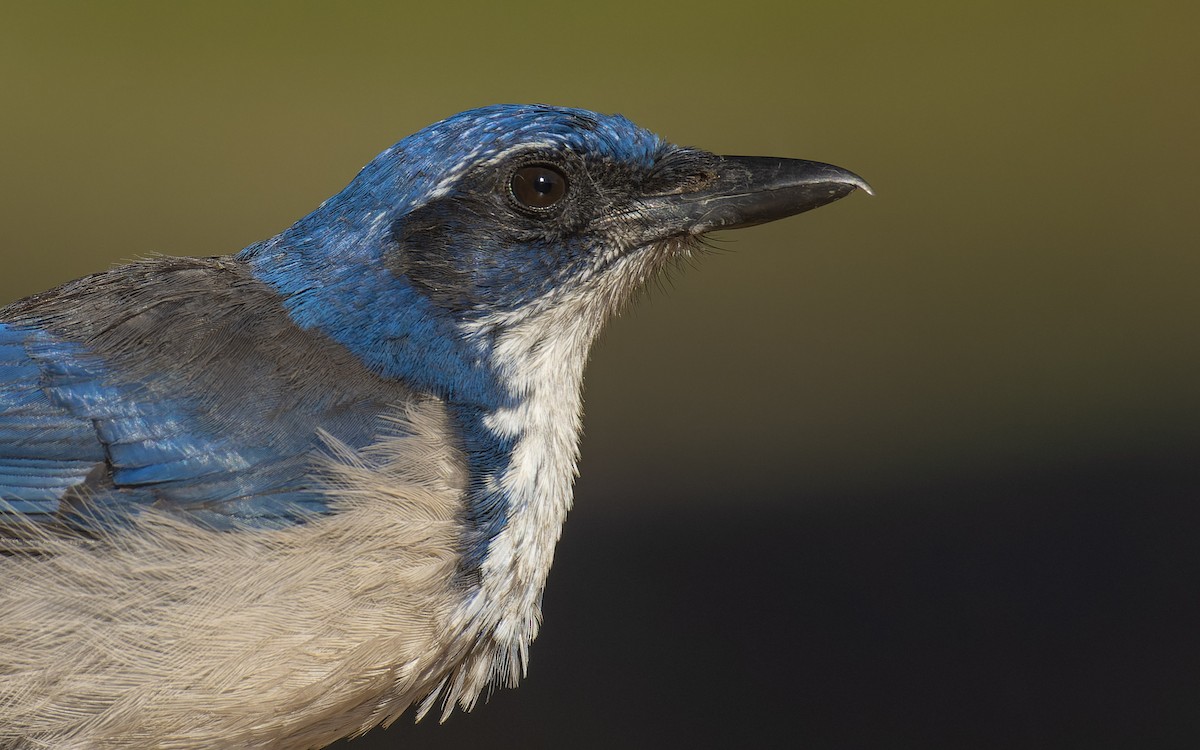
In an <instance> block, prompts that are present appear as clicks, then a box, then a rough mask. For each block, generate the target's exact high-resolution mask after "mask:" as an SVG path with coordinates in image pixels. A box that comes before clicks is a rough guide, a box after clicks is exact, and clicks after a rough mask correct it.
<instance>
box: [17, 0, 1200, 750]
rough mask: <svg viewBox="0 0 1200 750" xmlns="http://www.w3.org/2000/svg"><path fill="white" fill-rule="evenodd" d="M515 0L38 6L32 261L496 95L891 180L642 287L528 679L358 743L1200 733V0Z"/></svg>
mask: <svg viewBox="0 0 1200 750" xmlns="http://www.w3.org/2000/svg"><path fill="white" fill-rule="evenodd" d="M516 7H517V6H514V7H513V8H508V7H504V6H502V5H501V4H496V5H489V4H477V5H472V4H462V3H424V4H420V5H415V4H414V5H407V4H404V3H394V4H385V3H377V4H376V3H359V4H317V3H247V4H243V3H220V2H217V3H205V4H203V5H200V4H197V5H185V4H173V3H106V4H70V3H45V4H40V5H37V6H33V5H22V6H17V5H15V4H9V5H8V6H6V7H5V8H4V9H3V10H2V11H0V102H2V103H0V109H2V111H3V114H2V115H0V141H2V142H3V148H2V150H0V153H2V154H3V155H2V156H0V165H2V166H0V248H2V249H0V252H3V254H4V255H3V258H4V265H3V268H4V271H3V274H2V275H0V301H8V300H11V299H15V298H18V297H20V296H24V295H27V294H31V293H33V292H36V291H39V290H41V289H44V288H47V287H49V286H52V285H55V284H58V283H61V282H63V281H66V280H68V279H71V278H73V277H76V276H79V275H82V274H84V273H88V272H91V271H96V270H100V269H103V268H106V267H108V266H109V265H111V264H114V263H116V262H119V261H122V260H128V259H133V258H136V257H140V256H144V255H147V254H150V253H168V254H181V255H213V254H223V253H230V252H234V251H236V250H238V249H240V248H241V247H243V246H245V245H247V244H250V243H251V242H254V241H256V240H259V239H262V238H265V237H268V236H270V235H272V234H274V233H276V232H278V231H280V230H282V229H284V228H285V227H287V226H288V225H289V224H290V223H291V222H292V221H294V220H295V219H297V218H299V217H300V216H302V215H303V214H305V213H307V212H308V211H309V210H311V209H312V208H314V207H315V206H316V205H317V204H318V203H319V202H320V201H321V200H323V199H324V198H325V197H327V196H329V195H331V194H333V193H334V192H336V191H337V190H339V189H340V188H341V187H342V186H343V185H344V184H345V183H346V182H347V181H348V180H349V179H350V178H351V177H352V176H353V175H354V173H355V171H356V170H357V169H358V168H359V167H361V166H362V165H363V164H365V163H366V162H367V161H368V160H369V159H370V158H371V157H372V156H374V155H375V154H376V153H377V152H378V151H380V150H382V149H383V148H385V147H386V146H388V145H390V144H391V143H393V142H394V141H396V140H398V139H399V138H401V137H403V136H404V135H407V134H408V133H411V132H413V131H415V130H417V129H419V128H420V127H422V126H424V125H426V124H429V123H431V122H433V121H435V120H438V119H440V118H442V117H445V116H447V115H449V114H452V113H454V112H457V111H459V110H462V109H466V108H470V107H475V106H479V105H484V104H489V103H495V102H524V101H536V102H547V103H553V104H564V105H571V106H581V107H587V108H590V109H595V110H599V111H602V112H621V113H622V114H625V115H626V116H628V117H630V118H631V119H633V120H634V121H635V122H637V123H639V124H641V125H644V126H646V127H649V128H651V129H653V130H655V131H657V132H659V133H660V134H662V135H664V136H665V137H667V138H668V139H670V140H673V141H675V142H678V143H685V144H689V145H695V146H700V147H703V148H706V149H710V150H712V151H716V152H718V153H732V154H759V155H777V156H789V157H804V158H812V159H818V160H821V161H829V162H833V163H836V164H839V165H841V166H844V167H847V168H850V169H852V170H854V171H856V172H858V173H860V174H861V175H863V176H864V177H865V178H866V179H867V180H869V181H870V182H871V183H872V185H874V187H875V188H876V191H877V196H876V197H874V198H869V197H867V196H865V195H861V194H856V195H854V196H851V197H850V198H848V199H846V200H844V201H842V202H839V203H837V204H835V205H832V206H829V207H826V208H822V209H820V210H819V211H816V212H813V213H811V214H806V215H803V216H801V217H798V218H793V219H789V220H786V221H782V222H778V223H775V224H771V225H768V226H763V227H758V228H753V229H748V230H742V231H739V232H736V233H726V234H723V235H715V236H714V243H713V244H714V245H715V247H716V248H717V249H718V251H717V252H715V253H713V254H711V255H710V256H708V257H705V258H703V259H702V261H701V262H700V263H699V264H698V268H697V269H695V270H693V269H687V271H686V273H679V274H674V275H672V276H671V278H670V279H669V280H668V281H667V282H666V283H664V284H663V285H661V287H660V288H657V289H654V290H652V292H651V293H650V294H649V295H648V298H647V299H644V300H642V301H641V302H639V304H637V305H636V306H635V307H634V308H633V309H631V310H630V311H629V312H628V313H627V314H626V315H625V316H623V317H622V318H621V319H619V320H617V321H615V322H614V323H613V324H612V326H611V327H610V329H609V331H608V332H607V334H606V336H605V338H604V339H603V341H602V342H601V343H600V344H599V346H598V347H597V349H596V352H595V355H594V359H593V363H592V366H591V368H590V370H589V375H588V385H587V415H586V430H587V434H586V437H585V439H584V444H583V454H584V458H583V461H582V465H581V479H580V480H579V482H578V487H577V503H578V508H577V510H576V512H575V515H574V516H573V517H572V520H571V522H570V523H568V525H567V533H566V538H565V540H564V544H563V546H562V548H561V557H560V563H559V565H558V566H557V567H556V570H555V574H554V576H553V577H552V580H551V587H550V590H549V592H548V594H547V600H546V608H547V622H546V627H545V632H544V635H543V637H542V638H541V639H540V640H539V642H538V643H537V644H536V645H535V647H534V649H533V653H532V669H531V674H530V677H529V679H528V680H527V684H525V685H524V686H523V687H522V688H521V689H520V690H518V691H515V692H514V691H500V692H498V693H497V694H496V696H495V697H494V698H493V699H492V701H491V702H490V704H488V705H484V706H481V707H480V708H478V709H476V711H475V712H474V713H473V714H471V715H467V716H461V715H460V716H455V717H454V718H453V719H452V720H451V721H450V722H449V723H448V724H447V725H446V726H444V727H441V728H439V727H437V726H436V724H433V723H431V722H423V723H422V724H421V725H419V726H418V727H417V728H416V729H412V728H411V727H407V726H404V725H405V724H407V721H402V722H401V723H400V725H398V726H397V728H396V729H394V730H392V733H385V734H379V733H375V734H373V735H372V739H368V740H367V741H364V742H362V743H358V744H357V746H361V747H368V746H372V745H371V744H370V743H371V742H372V741H374V742H377V743H378V746H379V747H385V746H390V744H389V743H392V742H400V741H409V740H407V739H406V736H407V735H410V734H411V735H417V737H414V738H413V739H412V740H411V742H414V743H415V742H417V740H418V739H419V743H420V744H421V746H427V747H452V746H453V747H456V746H460V745H461V746H479V745H480V743H483V742H487V743H488V744H489V745H490V746H495V747H530V746H533V747H543V746H544V747H564V746H567V747H583V746H596V747H605V746H608V747H611V746H620V745H625V746H637V745H663V746H675V745H680V744H693V745H700V746H703V745H713V746H716V745H720V744H724V743H740V742H759V743H763V744H770V743H771V742H772V741H773V740H772V739H769V738H778V737H780V736H784V734H783V733H786V736H787V737H788V740H787V741H788V742H789V743H796V744H797V745H798V746H805V747H843V746H854V745H856V744H858V743H867V744H871V743H886V744H887V745H888V746H906V745H909V744H914V745H919V746H922V747H929V746H940V745H945V746H956V745H958V746H974V747H983V746H996V747H1013V746H1021V745H1028V744H1029V743H1031V742H1034V743H1036V744H1041V742H1042V741H1046V742H1047V743H1048V744H1049V745H1050V746H1063V747H1065V746H1080V745H1086V746H1090V747H1096V746H1102V745H1111V746H1139V745H1141V746H1144V745H1143V744H1142V743H1144V742H1147V741H1153V742H1155V743H1157V744H1156V745H1155V746H1159V747H1163V746H1168V745H1169V744H1171V742H1173V741H1175V740H1181V741H1182V740H1184V739H1186V738H1191V739H1196V738H1198V737H1200V734H1197V733H1196V732H1197V729H1198V728H1200V722H1197V720H1196V719H1194V718H1193V715H1195V714H1197V711H1196V710H1195V709H1196V708H1197V707H1200V703H1197V699H1200V687H1198V686H1200V670H1198V668H1200V649H1198V648H1197V647H1196V644H1195V639H1196V638H1198V637H1200V636H1196V635H1194V634H1195V633H1197V632H1200V631H1198V630H1197V628H1196V627H1195V626H1196V625H1197V624H1200V610H1198V603H1197V596H1196V589H1195V586H1196V585H1197V584H1200V556H1198V555H1197V553H1196V552H1195V551H1194V549H1193V547H1194V545H1193V543H1192V541H1191V540H1192V539H1193V538H1196V537H1197V532H1198V531H1200V529H1198V528H1197V526H1198V522H1200V513H1198V512H1197V509H1196V508H1195V507H1194V506H1195V503H1196V501H1197V500H1198V499H1200V497H1198V496H1200V471H1198V470H1197V468H1196V465H1195V464H1196V454H1197V448H1200V426H1198V425H1200V390H1198V388H1197V382H1198V381H1200V357H1197V355H1196V332H1197V321H1198V320H1200V293H1198V292H1197V287H1198V286H1200V241H1198V240H1200V231H1198V229H1197V223H1198V222H1197V214H1198V208H1197V204H1198V201H1200V138H1198V137H1197V133H1198V126H1200V96H1198V95H1197V74H1198V73H1200V51H1198V50H1200V45H1198V44H1197V42H1196V29H1197V28H1198V24H1200V11H1197V10H1196V9H1195V6H1194V5H1192V4H1188V3H1183V2H1175V3H1169V2H1148V3H1141V4H1140V5H1139V6H1138V7H1136V8H1135V7H1134V4H1132V3H1126V4H1119V3H1083V2H1059V3H1045V2H1003V3H1000V2H996V3H949V2H945V3H942V2H907V3H897V2H858V3H839V4H828V3H821V4H816V3H814V4H806V3H795V2H772V3H751V2H740V3H721V4H710V3H674V4H670V3H668V4H651V3H644V2H642V3H622V2H615V3H605V4H598V3H597V4H568V3H560V4H529V5H522V6H520V7H519V9H515V8H516ZM960 743H962V744H960ZM354 746H356V745H351V747H354Z"/></svg>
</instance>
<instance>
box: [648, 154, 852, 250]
mask: <svg viewBox="0 0 1200 750" xmlns="http://www.w3.org/2000/svg"><path fill="white" fill-rule="evenodd" d="M714 171H715V172H716V175H717V178H716V180H715V181H713V182H710V183H708V184H707V185H705V186H704V187H703V188H702V189H700V190H696V191H692V192H686V193H676V194H673V195H661V196H654V197H652V198H647V199H645V200H644V201H643V203H642V205H641V207H640V208H641V209H642V216H643V217H644V218H645V219H647V220H649V222H650V223H652V224H653V225H655V226H656V228H657V229H658V230H659V231H663V230H666V231H665V236H671V235H679V234H703V233H704V232H711V231H713V230H715V229H737V228H739V227H749V226H754V225H755V224H764V223H766V222H768V221H775V220H776V219H782V218H785V217H787V216H793V215H795V214H798V213H803V212H804V211H810V210H812V209H814V208H819V207H821V206H824V205H825V204H827V203H833V202H834V201H836V200H838V199H839V198H845V197H846V196H847V195H849V194H850V193H852V192H854V190H855V189H858V190H862V191H863V192H865V193H867V194H868V195H871V194H873V193H872V191H871V186H870V185H868V184H867V182H866V180H864V179H863V178H861V177H859V176H858V175H856V174H854V173H853V172H850V171H848V170H845V169H842V168H841V167H835V166H833V165H832V164H822V163H821V162H818V161H805V160H803V159H778V158H773V157H764V156H721V157H717V162H716V164H715V165H714Z"/></svg>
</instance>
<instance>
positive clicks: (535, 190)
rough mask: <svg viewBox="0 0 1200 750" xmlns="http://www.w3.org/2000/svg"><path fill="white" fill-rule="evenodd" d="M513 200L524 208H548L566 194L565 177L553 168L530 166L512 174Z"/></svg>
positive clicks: (539, 165) (537, 165) (510, 185)
mask: <svg viewBox="0 0 1200 750" xmlns="http://www.w3.org/2000/svg"><path fill="white" fill-rule="evenodd" d="M509 187H510V189H511V190H512V195H513V198H516V199H517V203H520V204H521V205H522V206H525V207H526V208H550V207H551V206H553V205H554V204H555V203H558V202H559V201H560V200H562V199H563V196H564V195H566V194H567V176H566V175H565V174H563V173H562V172H560V171H558V170H557V169H555V168H554V167H548V166H545V165H542V164H532V165H530V166H528V167H521V168H520V169H518V170H517V171H516V172H514V173H513V176H512V182H511V183H509Z"/></svg>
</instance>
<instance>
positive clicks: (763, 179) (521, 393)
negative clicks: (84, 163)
mask: <svg viewBox="0 0 1200 750" xmlns="http://www.w3.org/2000/svg"><path fill="white" fill-rule="evenodd" d="M855 190H862V191H865V192H867V193H870V190H871V189H870V187H869V186H868V184H867V183H866V182H865V181H864V180H863V179H862V178H860V177H859V176H857V175H856V174H854V173H852V172H850V171H848V170H845V169H842V168H839V167H835V166H832V165H829V164H824V163H820V162H813V161H806V160H801V159H789V158H772V157H743V156H719V155H716V154H714V153H710V152H708V151H704V150H702V149H698V148H692V147H682V146H677V145H674V144H672V143H670V142H668V141H666V140H664V139H663V138H661V137H659V136H658V135H655V134H654V133H652V132H650V131H648V130H645V129H643V128H640V127H638V126H636V125H635V124H633V123H632V122H631V121H630V120H628V119H626V118H625V117H623V116H620V115H602V114H597V113H595V112H591V111H587V110H582V109H574V108H564V107H552V106H548V105H493V106H485V107H481V108H478V109H474V110H470V111H466V112H462V113H460V114H457V115H453V116H451V117H449V118H447V119H444V120H442V121H440V122H438V123H435V124H433V125H430V126H429V127H426V128H425V129H423V130H420V131H419V132H417V133H415V134H413V135H411V136H408V137H407V138H405V139H403V140H401V141H400V142H398V143H396V144H395V145H393V146H391V147H390V148H388V149H386V150H385V151H383V152H382V153H380V154H379V155H378V156H377V157H376V158H374V159H373V160H372V161H370V163H368V164H367V165H366V166H365V167H364V168H363V169H362V170H361V171H360V172H359V173H358V175H357V176H356V177H355V178H354V179H353V180H352V181H351V182H350V183H349V185H348V186H347V187H345V188H344V189H343V190H342V191H341V192H339V193H337V194H336V195H334V196H333V197H331V198H329V199H328V200H326V201H325V202H324V203H322V204H321V205H320V206H319V207H318V208H316V209H315V210H314V211H312V212H311V213H309V214H308V215H307V216H305V217H304V218H302V219H300V220H299V221H297V222H296V223H295V224H294V225H292V226H291V227H289V228H287V229H286V230H284V231H283V232H281V233H280V234H278V235H276V236H274V237H272V238H270V239H267V240H264V241H261V242H258V243H256V244H252V245H250V246H249V247H246V248H245V249H243V250H241V251H240V252H237V253H235V254H232V255H217V256H212V257H192V258H185V257H169V256H157V257H151V258H146V259H142V260H137V261H134V262H131V263H128V264H125V265H120V266H117V267H114V268H112V269H110V270H106V271H103V272H100V273H95V274H92V275H89V276H86V277H83V278H80V279H77V280H75V281H71V282H68V283H66V284H64V285H62V286H59V287H57V288H55V289H51V290H49V291H45V292H42V293H40V294H35V295H33V296H31V297H28V298H25V299H22V300H19V301H15V302H12V303H10V304H8V305H7V306H5V307H3V308H0V748H4V749H5V750H18V749H20V750H31V749H32V748H72V749H79V750H85V749H86V750H116V749H118V748H119V749H123V750H124V749H131V748H175V749H187V748H214V747H223V748H262V749H268V748H269V749H272V750H293V749H299V750H303V749H310V748H320V747H324V746H326V745H328V744H329V743H331V742H334V741H336V740H338V739H340V738H343V737H348V736H355V735H359V734H362V733H364V732H366V731H368V730H369V729H371V728H373V727H375V726H378V725H385V726H386V725H388V724H390V723H391V722H392V721H394V720H395V719H396V718H397V717H399V716H400V715H401V714H403V713H405V712H406V711H407V710H409V709H410V708H411V709H412V710H413V713H414V714H415V715H416V717H417V718H418V719H419V718H420V717H421V716H424V715H426V714H427V713H429V712H430V711H434V712H435V713H437V712H440V713H441V716H442V718H443V719H444V718H445V717H446V716H447V715H449V714H450V713H452V712H453V710H454V709H455V707H458V708H460V709H462V710H464V711H466V710H470V709H471V708H472V706H473V705H474V704H475V703H476V702H477V700H478V699H479V697H480V695H481V694H482V693H483V692H484V691H485V689H490V687H491V686H493V685H502V686H508V685H515V683H516V681H517V680H518V679H519V678H520V677H521V676H523V675H524V673H525V669H526V665H527V663H528V660H529V647H530V644H531V642H532V641H533V640H534V638H535V637H536V635H537V634H538V631H539V628H540V627H541V619H542V618H541V598H542V592H543V589H544V587H545V584H546V579H547V575H548V573H549V571H550V567H551V562H552V559H553V555H554V551H555V546H556V543H557V541H558V539H559V535H560V532H561V529H562V525H563V521H564V518H565V516H566V514H567V512H568V510H569V509H570V507H571V503H572V491H573V484H574V481H575V478H576V465H577V460H578V457H579V438H580V433H581V425H582V422H581V420H582V417H581V414H582V411H581V409H582V402H581V386H582V382H583V375H584V369H585V364H586V362H587V359H588V355H589V350H590V348H591V345H592V343H593V342H594V341H595V339H596V337H597V335H598V334H599V333H600V332H601V330H602V328H603V327H604V324H605V321H607V320H608V319H610V318H611V317H612V316H613V315H614V314H615V313H617V312H618V311H620V310H621V309H622V308H623V307H624V306H625V305H626V304H627V303H628V302H629V301H630V300H631V299H633V298H635V297H636V296H637V295H638V293H639V291H640V290H642V289H643V288H644V287H645V286H646V285H647V283H648V282H650V281H651V280H652V279H654V278H656V277H657V276H658V275H659V274H660V273H662V272H663V271H664V270H665V269H669V268H671V267H673V266H675V265H678V264H679V263H680V262H686V261H688V260H689V259H690V258H692V257H693V256H695V255H696V254H697V253H700V252H703V251H704V249H705V248H704V245H703V242H704V235H706V234H707V233H708V232H711V231H714V230H722V229H736V228H740V227H746V226H751V225H755V224H761V223H764V222H769V221H773V220H776V219H781V218H784V217H787V216H791V215H794V214H798V213H801V212H803V211H807V210H810V209H813V208H817V207H819V206H823V205H825V204H828V203H831V202H833V201H836V200H838V199H840V198H843V197H845V196H847V195H849V194H850V193H852V192H854V191H855ZM439 706H440V708H439Z"/></svg>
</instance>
